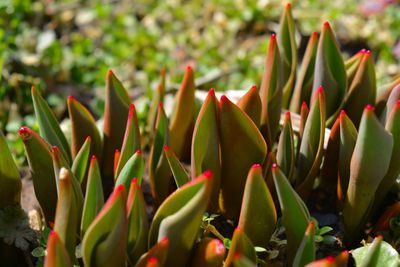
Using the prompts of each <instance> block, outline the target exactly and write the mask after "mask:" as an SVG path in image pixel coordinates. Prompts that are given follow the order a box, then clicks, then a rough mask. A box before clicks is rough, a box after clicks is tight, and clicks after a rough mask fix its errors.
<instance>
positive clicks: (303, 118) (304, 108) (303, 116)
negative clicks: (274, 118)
mask: <svg viewBox="0 0 400 267" xmlns="http://www.w3.org/2000/svg"><path fill="white" fill-rule="evenodd" d="M309 113H310V109H309V108H308V106H307V103H306V102H303V103H302V104H301V110H300V126H299V137H300V140H301V139H302V138H303V134H304V128H305V127H306V122H307V118H308V114H309ZM298 147H299V149H300V146H298Z"/></svg>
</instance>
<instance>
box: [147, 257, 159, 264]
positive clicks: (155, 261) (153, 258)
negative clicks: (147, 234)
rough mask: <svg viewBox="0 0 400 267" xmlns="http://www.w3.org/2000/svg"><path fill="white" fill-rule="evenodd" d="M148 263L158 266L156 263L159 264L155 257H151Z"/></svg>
mask: <svg viewBox="0 0 400 267" xmlns="http://www.w3.org/2000/svg"><path fill="white" fill-rule="evenodd" d="M147 262H148V263H151V264H156V263H158V260H157V259H156V258H155V257H150V258H149V260H148V261H147Z"/></svg>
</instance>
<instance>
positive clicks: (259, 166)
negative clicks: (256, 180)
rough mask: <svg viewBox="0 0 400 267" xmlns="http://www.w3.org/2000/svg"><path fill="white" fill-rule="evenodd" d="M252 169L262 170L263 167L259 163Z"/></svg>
mask: <svg viewBox="0 0 400 267" xmlns="http://www.w3.org/2000/svg"><path fill="white" fill-rule="evenodd" d="M251 168H252V169H261V165H260V164H258V163H255V164H253V166H251Z"/></svg>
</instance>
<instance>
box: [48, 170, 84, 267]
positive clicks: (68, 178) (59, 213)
mask: <svg viewBox="0 0 400 267" xmlns="http://www.w3.org/2000/svg"><path fill="white" fill-rule="evenodd" d="M72 179H74V178H73V177H72V173H71V171H70V170H67V169H66V168H61V170H60V180H59V195H58V201H57V210H56V219H55V221H54V231H56V232H57V234H58V236H59V237H60V240H61V242H62V243H63V244H64V245H65V249H66V251H67V252H68V255H69V258H70V259H71V260H74V259H75V246H76V244H77V237H78V235H77V229H78V217H79V216H80V214H79V215H78V212H79V211H78V206H77V202H76V197H75V193H74V188H73V185H72Z"/></svg>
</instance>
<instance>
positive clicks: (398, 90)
mask: <svg viewBox="0 0 400 267" xmlns="http://www.w3.org/2000/svg"><path fill="white" fill-rule="evenodd" d="M398 100H400V84H399V85H398V86H396V87H395V88H393V90H392V91H391V93H390V95H389V97H388V99H387V102H386V106H385V109H384V110H383V112H382V114H381V116H380V119H381V121H383V122H386V121H387V118H388V117H389V115H390V112H391V111H392V109H393V107H394V106H395V105H396V103H397V101H398Z"/></svg>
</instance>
